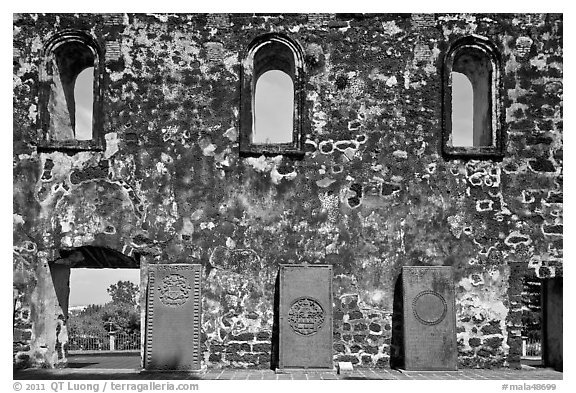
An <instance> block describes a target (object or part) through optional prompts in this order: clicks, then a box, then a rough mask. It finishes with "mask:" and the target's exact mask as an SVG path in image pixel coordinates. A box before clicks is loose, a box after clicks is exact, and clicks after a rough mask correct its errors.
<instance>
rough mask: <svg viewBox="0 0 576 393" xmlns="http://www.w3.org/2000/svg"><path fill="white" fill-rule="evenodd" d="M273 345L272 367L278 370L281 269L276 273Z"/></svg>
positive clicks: (271, 352) (271, 354) (271, 353)
mask: <svg viewBox="0 0 576 393" xmlns="http://www.w3.org/2000/svg"><path fill="white" fill-rule="evenodd" d="M271 344H272V346H271V351H270V369H271V370H276V369H277V368H278V365H279V363H280V358H279V348H278V347H279V345H280V270H278V274H277V275H276V283H275V284H274V320H273V322H272V343H271Z"/></svg>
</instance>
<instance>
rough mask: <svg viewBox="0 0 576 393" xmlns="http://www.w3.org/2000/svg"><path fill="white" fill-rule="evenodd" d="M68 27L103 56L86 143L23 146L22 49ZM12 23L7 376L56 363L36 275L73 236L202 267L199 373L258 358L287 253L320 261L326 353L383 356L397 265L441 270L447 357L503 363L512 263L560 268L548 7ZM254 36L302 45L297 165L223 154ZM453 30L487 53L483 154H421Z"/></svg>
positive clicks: (559, 148) (29, 103)
mask: <svg viewBox="0 0 576 393" xmlns="http://www.w3.org/2000/svg"><path fill="white" fill-rule="evenodd" d="M67 28H74V29H80V30H84V31H89V32H91V34H93V35H94V37H95V39H96V41H97V42H98V44H99V45H100V47H101V48H103V49H105V52H108V55H109V56H107V55H106V53H104V58H105V67H104V71H103V72H104V75H103V85H102V86H103V92H104V96H103V114H104V116H103V121H104V123H103V130H104V133H105V141H106V146H105V149H104V150H103V151H84V152H76V153H70V154H67V153H65V152H60V151H39V150H38V148H37V146H38V142H39V141H40V140H41V137H42V135H41V133H42V132H41V130H40V126H39V123H38V111H40V110H41V108H40V105H41V101H39V88H40V83H39V75H40V73H41V70H40V67H41V64H42V58H41V56H42V48H43V45H44V42H45V40H46V37H49V36H50V35H51V34H54V33H55V32H57V31H59V30H62V29H67ZM13 30H14V34H13V39H14V49H15V50H14V54H13V60H14V89H13V94H14V110H13V113H14V131H13V132H14V134H13V141H14V146H13V151H14V157H13V160H14V170H13V173H14V185H13V189H14V192H13V194H14V204H13V206H14V208H13V210H14V238H13V244H14V255H15V272H18V271H25V272H27V273H26V275H24V276H22V277H23V278H22V291H23V292H22V293H23V295H22V296H23V299H24V300H23V302H22V304H23V309H28V308H29V309H30V312H29V313H28V314H26V317H25V318H24V313H20V314H19V313H18V312H17V313H16V315H17V318H15V333H14V343H15V346H14V351H15V352H14V353H15V361H16V362H17V363H19V364H20V363H22V364H25V363H26V362H27V361H28V360H30V362H29V363H30V364H32V365H40V364H44V363H46V364H48V365H54V364H53V363H54V359H57V358H58V356H55V351H56V348H53V346H52V344H50V345H48V343H52V341H50V340H52V339H50V337H52V336H53V335H55V334H56V332H55V331H54V332H52V331H48V330H47V328H45V327H44V325H43V322H42V321H44V319H43V318H44V315H43V313H44V312H45V311H44V308H43V307H44V306H43V303H42V302H44V301H48V300H50V299H51V298H50V297H51V296H53V295H51V293H50V291H49V290H48V289H47V288H48V286H47V285H45V284H46V281H45V280H44V278H46V277H45V275H46V274H47V273H46V272H47V271H49V270H47V269H48V267H47V266H48V263H49V262H50V261H51V260H54V259H56V258H58V255H59V253H58V250H60V249H62V248H74V247H79V246H83V245H93V246H102V247H109V248H112V249H115V250H118V251H120V252H122V251H123V250H132V251H131V252H134V253H139V254H141V255H146V256H147V257H148V258H152V259H156V260H158V261H162V262H168V263H170V262H186V261H189V260H190V259H192V258H193V259H194V260H198V261H201V263H202V264H203V283H204V284H203V288H202V291H203V295H204V300H203V302H204V303H203V310H204V315H203V332H204V345H205V356H204V359H205V362H206V363H207V364H208V365H210V367H228V366H230V367H267V365H269V361H270V356H269V349H268V348H269V345H270V343H271V338H269V337H268V338H265V336H267V335H269V333H270V332H271V331H272V323H273V294H274V281H275V277H276V274H277V271H278V266H279V265H280V264H281V263H301V262H304V261H305V262H308V263H322V264H326V263H329V264H332V265H333V272H334V282H333V288H334V294H333V295H334V299H335V309H334V313H335V320H334V334H335V337H334V358H335V359H336V360H338V359H340V360H345V359H348V360H350V361H352V362H354V363H355V364H357V365H370V366H380V365H385V364H386V363H387V361H388V360H387V359H388V358H389V357H390V354H391V353H392V352H393V351H392V348H393V346H392V345H391V342H393V341H394V340H393V338H394V337H393V334H392V333H391V332H392V328H391V327H390V326H391V322H392V321H391V320H392V317H391V315H392V311H393V310H392V308H393V307H392V306H393V304H392V303H393V297H394V296H393V294H394V285H395V282H396V279H397V277H398V274H399V271H400V269H401V267H402V266H403V265H450V266H453V268H454V271H455V276H456V298H457V301H456V303H457V310H456V311H457V313H456V314H457V329H458V342H459V362H460V365H461V366H470V367H492V366H499V365H510V366H512V367H515V366H517V364H518V362H517V360H518V357H517V354H518V350H519V340H518V326H517V325H518V318H517V317H518V312H519V309H518V296H520V294H519V292H518V286H517V282H518V280H519V279H520V276H521V275H522V274H524V273H522V269H520V270H518V269H516V268H514V267H513V266H515V265H514V264H518V263H519V264H522V266H524V267H525V269H528V271H529V272H530V274H531V275H536V276H538V277H556V276H562V274H563V273H562V258H563V254H562V253H563V251H562V250H563V248H562V230H563V221H562V214H563V213H562V209H563V192H562V182H563V145H562V127H563V117H562V103H563V79H562V78H563V69H562V67H563V64H562V61H563V53H562V36H563V31H562V16H561V15H553V14H530V15H525V14H522V15H512V14H495V15H494V14H482V15H475V14H465V15H464V14H463V15H458V14H435V15H422V14H419V15H409V14H402V15H398V14H382V15H358V14H336V15H332V14H325V15H299V14H290V15H243V14H233V15H225V14H218V15H203V14H202V15H195V14H194V15H187V14H179V15H160V14H159V15H141V14H125V15H121V14H114V15H108V16H107V15H101V14H98V15H90V14H82V15H71V14H38V15H36V14H34V15H32V14H15V15H14V22H13ZM270 31H274V32H279V33H284V34H287V35H289V36H290V37H291V38H293V39H294V40H296V41H298V42H299V43H301V44H302V46H303V52H304V53H305V54H306V56H305V58H306V83H305V86H306V99H305V105H304V108H305V110H304V116H303V122H304V123H305V130H304V134H305V146H306V154H305V156H304V157H303V158H302V159H292V158H289V157H283V156H278V157H264V156H262V157H242V156H240V154H239V147H238V135H239V124H238V121H239V117H238V116H239V112H238V110H239V94H240V92H239V86H240V84H239V78H240V69H241V62H242V61H243V58H242V56H244V50H245V49H246V48H248V46H249V44H250V42H251V41H252V40H253V39H254V38H255V37H256V36H258V35H260V34H264V33H267V32H270ZM467 34H478V35H482V36H486V37H488V38H489V39H490V40H491V41H492V42H493V43H494V45H495V46H496V47H497V49H498V51H499V52H500V53H501V55H502V59H501V60H502V108H503V111H504V118H503V124H502V125H503V129H504V131H505V134H506V149H505V150H506V152H505V156H504V158H503V159H502V160H447V159H445V158H444V157H442V155H441V150H440V146H441V135H442V129H441V118H442V108H441V102H442V79H441V70H442V58H443V55H444V54H445V51H446V50H447V48H448V45H449V43H450V42H452V41H454V40H455V39H457V38H459V37H461V36H463V35H467ZM16 265H18V266H23V268H22V269H20V268H19V267H17V266H16ZM19 269H20V270H19ZM15 274H16V273H15ZM48 275H49V274H48ZM37 283H42V285H39V284H37ZM30 299H37V300H35V301H32V300H30ZM42 299H44V300H42ZM50 301H53V299H52V300H50ZM52 325H54V326H56V322H54V323H53V324H52ZM52 325H50V326H52ZM18 329H19V330H18ZM50 329H51V328H50ZM30 332H31V334H30ZM53 341H54V342H55V340H53ZM28 345H29V346H30V348H28ZM43 345H48V349H47V350H45V349H43V348H42V346H43Z"/></svg>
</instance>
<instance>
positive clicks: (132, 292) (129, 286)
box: [107, 281, 138, 305]
mask: <svg viewBox="0 0 576 393" xmlns="http://www.w3.org/2000/svg"><path fill="white" fill-rule="evenodd" d="M107 291H108V294H109V295H110V296H111V297H112V302H113V303H116V304H121V303H126V304H131V305H136V300H137V299H136V298H137V296H138V285H136V284H134V283H133V282H131V281H118V282H117V283H116V284H112V285H110V288H108V290H107Z"/></svg>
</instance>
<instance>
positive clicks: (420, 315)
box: [412, 290, 448, 325]
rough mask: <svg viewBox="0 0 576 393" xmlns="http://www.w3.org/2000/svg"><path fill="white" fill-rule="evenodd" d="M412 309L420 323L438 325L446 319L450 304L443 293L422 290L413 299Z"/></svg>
mask: <svg viewBox="0 0 576 393" xmlns="http://www.w3.org/2000/svg"><path fill="white" fill-rule="evenodd" d="M412 311H413V312H414V316H415V317H416V319H417V320H418V321H420V323H422V324H424V325H436V324H438V323H440V322H442V321H443V320H444V317H446V313H447V312H448V305H447V304H446V300H445V299H444V297H442V295H440V294H439V293H438V292H435V291H429V290H427V291H422V292H420V293H419V294H418V295H416V296H415V297H414V299H413V300H412Z"/></svg>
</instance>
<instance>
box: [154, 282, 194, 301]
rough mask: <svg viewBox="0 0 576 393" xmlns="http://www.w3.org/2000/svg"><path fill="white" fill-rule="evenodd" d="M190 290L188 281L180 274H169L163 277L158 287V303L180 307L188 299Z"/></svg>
mask: <svg viewBox="0 0 576 393" xmlns="http://www.w3.org/2000/svg"><path fill="white" fill-rule="evenodd" d="M191 290H192V288H191V286H190V284H189V283H188V280H187V279H186V278H185V277H184V276H182V275H180V274H171V275H169V276H166V277H164V279H163V280H162V282H161V283H160V285H159V287H158V291H159V292H160V296H159V298H160V301H162V303H164V304H165V305H167V306H172V307H177V306H181V305H183V304H184V303H186V301H187V300H188V298H189V297H190V291H191Z"/></svg>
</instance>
